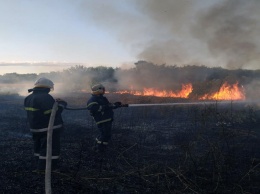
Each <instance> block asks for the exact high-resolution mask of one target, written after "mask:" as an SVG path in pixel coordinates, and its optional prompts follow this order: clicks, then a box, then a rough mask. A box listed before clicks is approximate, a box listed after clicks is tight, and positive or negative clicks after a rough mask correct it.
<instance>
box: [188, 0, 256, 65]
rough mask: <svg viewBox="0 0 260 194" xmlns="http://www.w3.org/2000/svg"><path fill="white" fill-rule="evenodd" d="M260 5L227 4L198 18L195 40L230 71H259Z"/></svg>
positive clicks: (238, 0) (235, 1) (251, 2)
mask: <svg viewBox="0 0 260 194" xmlns="http://www.w3.org/2000/svg"><path fill="white" fill-rule="evenodd" d="M259 9H260V1H258V0H249V1H243V0H228V1H223V2H222V3H220V4H217V5H215V6H213V7H211V8H210V9H209V10H207V11H205V12H204V13H202V14H201V15H199V16H198V22H197V23H196V26H194V27H193V33H194V35H195V37H196V38H199V39H200V40H202V41H205V42H206V44H207V47H208V49H209V51H210V53H211V54H212V56H214V57H215V58H219V59H221V60H222V61H224V62H225V64H226V66H227V67H228V68H231V69H235V68H244V67H245V68H246V67H254V68H259V60H260V55H259V54H260V48H259V46H260V45H259V43H260V42H259V38H258V36H259V35H258V33H259V30H260V25H259V24H260V23H259V18H260V12H259Z"/></svg>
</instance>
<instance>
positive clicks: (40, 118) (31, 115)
mask: <svg viewBox="0 0 260 194" xmlns="http://www.w3.org/2000/svg"><path fill="white" fill-rule="evenodd" d="M51 90H54V84H53V82H52V81H51V80H49V79H47V78H44V77H42V78H40V79H38V80H37V81H36V82H35V83H34V88H32V89H29V90H28V92H29V93H31V92H32V93H31V94H29V95H28V96H27V97H26V98H25V100H24V108H25V110H26V112H27V120H28V123H29V127H30V131H31V132H32V138H33V143H34V156H35V158H36V161H37V170H40V171H41V170H44V169H45V166H46V152H47V130H48V125H49V119H50V115H51V112H52V107H53V104H54V103H55V99H54V98H53V97H52V96H51V95H50V94H49V92H50V91H51ZM56 101H57V102H58V110H57V112H56V116H55V121H54V125H53V136H52V170H57V169H58V168H59V165H58V163H59V157H60V133H61V132H62V130H63V120H62V116H61V113H62V111H63V109H64V108H65V107H66V106H67V102H65V101H64V100H61V99H56Z"/></svg>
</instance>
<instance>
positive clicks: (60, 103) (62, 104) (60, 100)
mask: <svg viewBox="0 0 260 194" xmlns="http://www.w3.org/2000/svg"><path fill="white" fill-rule="evenodd" d="M56 101H57V102H58V104H59V106H61V107H63V108H66V107H67V105H68V103H67V102H66V101H64V100H62V99H60V98H58V99H56Z"/></svg>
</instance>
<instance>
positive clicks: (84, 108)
mask: <svg viewBox="0 0 260 194" xmlns="http://www.w3.org/2000/svg"><path fill="white" fill-rule="evenodd" d="M128 106H129V104H121V105H119V106H117V107H118V108H120V107H128ZM64 109H66V110H87V109H88V108H87V107H79V108H73V107H67V106H66V107H65V108H64Z"/></svg>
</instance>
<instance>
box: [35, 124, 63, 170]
mask: <svg viewBox="0 0 260 194" xmlns="http://www.w3.org/2000/svg"><path fill="white" fill-rule="evenodd" d="M60 133H61V128H59V129H54V130H53V134H52V170H55V169H57V168H58V167H59V166H58V163H59V158H60ZM33 143H34V156H35V157H36V160H37V165H38V167H37V168H38V170H45V167H46V154H47V132H46V131H45V132H35V133H33Z"/></svg>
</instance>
